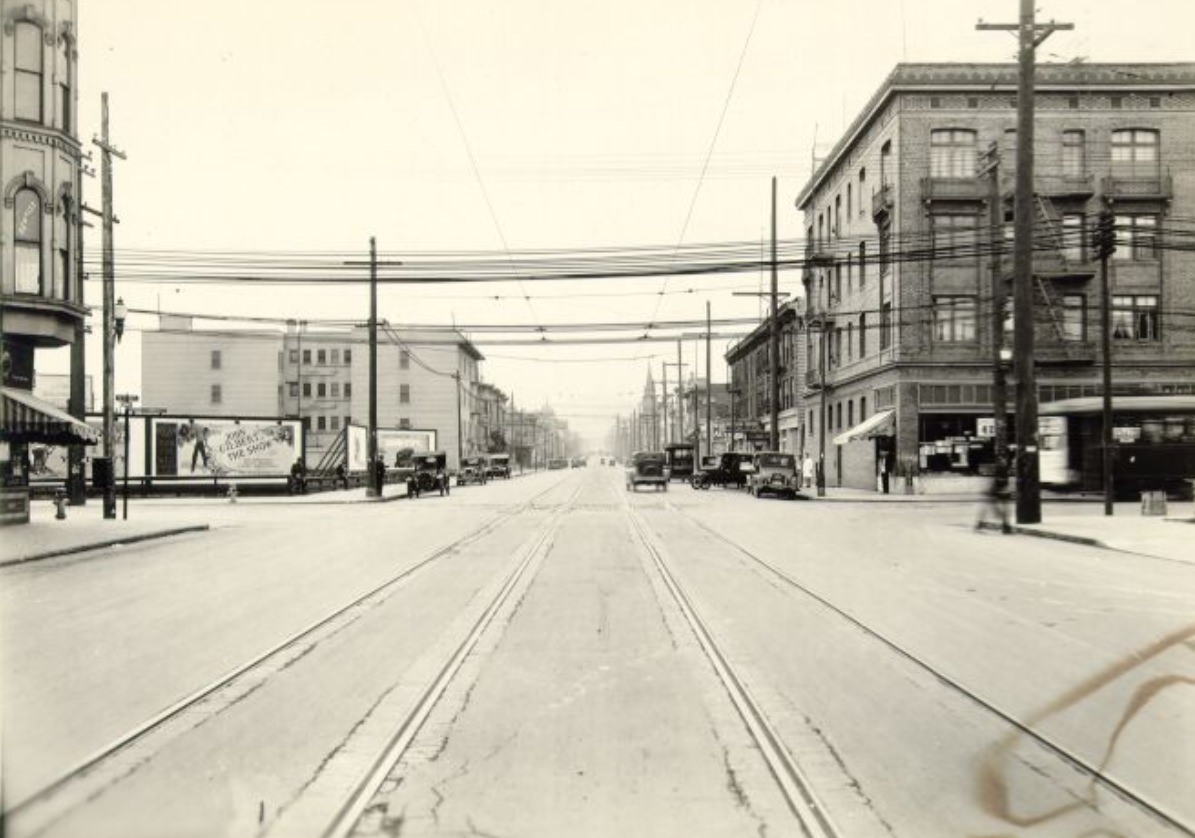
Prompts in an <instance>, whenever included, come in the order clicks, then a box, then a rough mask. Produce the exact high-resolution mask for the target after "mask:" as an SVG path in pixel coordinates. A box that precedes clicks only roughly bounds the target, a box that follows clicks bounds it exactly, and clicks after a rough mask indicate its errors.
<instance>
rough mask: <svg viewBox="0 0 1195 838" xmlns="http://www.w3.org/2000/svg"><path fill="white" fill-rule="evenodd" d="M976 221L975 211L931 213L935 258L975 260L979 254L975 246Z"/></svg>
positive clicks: (930, 221) (962, 260) (963, 260)
mask: <svg viewBox="0 0 1195 838" xmlns="http://www.w3.org/2000/svg"><path fill="white" fill-rule="evenodd" d="M975 221H976V217H975V214H974V213H966V214H946V213H936V214H934V215H931V216H930V217H929V223H930V233H931V235H932V241H933V256H934V258H935V259H940V260H945V261H959V262H973V261H975V259H976V257H977V255H978V251H977V249H976V247H975V230H976V223H975Z"/></svg>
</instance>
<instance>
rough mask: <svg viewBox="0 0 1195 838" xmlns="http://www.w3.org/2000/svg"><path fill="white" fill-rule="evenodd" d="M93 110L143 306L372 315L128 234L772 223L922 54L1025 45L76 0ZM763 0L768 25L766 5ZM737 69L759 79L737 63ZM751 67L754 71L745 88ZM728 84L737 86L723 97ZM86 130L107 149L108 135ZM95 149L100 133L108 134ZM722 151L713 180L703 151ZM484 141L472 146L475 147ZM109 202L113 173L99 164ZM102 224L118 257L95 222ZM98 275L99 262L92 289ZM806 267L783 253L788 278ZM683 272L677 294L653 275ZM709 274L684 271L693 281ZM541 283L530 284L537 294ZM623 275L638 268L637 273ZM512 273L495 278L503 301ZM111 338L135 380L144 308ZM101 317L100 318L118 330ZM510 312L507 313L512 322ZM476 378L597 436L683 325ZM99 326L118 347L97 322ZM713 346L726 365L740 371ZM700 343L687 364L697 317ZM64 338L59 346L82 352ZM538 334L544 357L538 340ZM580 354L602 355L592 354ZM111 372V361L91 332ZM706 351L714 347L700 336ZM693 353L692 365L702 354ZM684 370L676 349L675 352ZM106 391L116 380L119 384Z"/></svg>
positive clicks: (1101, 13)
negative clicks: (158, 265)
mask: <svg viewBox="0 0 1195 838" xmlns="http://www.w3.org/2000/svg"><path fill="white" fill-rule="evenodd" d="M81 6H82V8H81V11H80V19H79V31H80V39H79V45H80V65H79V66H80V69H79V72H80V85H79V89H80V96H81V99H80V111H81V118H80V125H81V130H80V137H81V138H83V139H84V140H90V138H91V137H92V136H93V135H96V134H98V133H99V128H100V125H99V104H100V94H101V92H102V91H106V92H107V93H108V94H109V100H110V123H111V125H110V127H111V137H112V141H113V144H114V145H116V146H117V147H119V148H120V149H122V150H123V151H125V152H126V153H127V154H128V160H127V161H121V162H117V163H116V168H115V178H114V179H115V188H114V194H115V206H116V214H117V215H118V216H119V218H120V225H119V226H118V227H117V230H116V250H117V266H116V275H117V293H118V295H120V296H122V297H123V298H124V299H125V301H126V302H127V303H128V304H129V305H130V306H131V307H133V308H138V309H158V308H160V309H161V310H163V311H184V312H195V313H205V314H217V315H219V314H232V313H238V314H252V315H257V316H267V317H279V318H288V317H293V318H309V319H317V318H329V317H331V318H355V319H360V320H362V321H363V320H364V319H365V318H366V317H367V316H368V296H367V289H366V288H365V287H364V286H353V287H350V288H349V289H348V290H347V291H346V290H341V289H332V290H329V289H323V290H318V289H314V288H306V289H293V288H288V287H285V286H267V287H265V288H264V289H262V290H257V289H255V288H253V287H251V286H246V285H244V284H242V285H236V286H229V285H220V286H201V285H198V284H187V285H170V284H160V285H155V284H147V283H134V282H131V281H130V282H125V283H122V282H121V251H122V249H126V248H128V249H132V248H135V249H150V250H178V251H191V252H210V251H215V250H221V251H254V252H260V251H272V252H282V253H292V252H297V251H330V252H343V253H349V252H356V253H357V254H359V258H364V257H365V255H366V253H367V249H368V241H369V237H370V236H371V235H372V236H376V237H377V239H378V246H379V249H380V250H381V251H383V252H384V253H385V254H387V256H388V257H389V258H402V257H401V255H399V254H401V253H403V252H412V251H428V250H463V251H478V250H487V251H490V250H492V251H498V252H499V253H500V252H502V251H503V250H505V249H507V248H509V249H511V250H519V249H532V248H598V247H620V246H621V247H626V246H631V245H660V246H665V247H675V246H678V245H681V244H685V245H696V244H703V243H716V242H727V241H746V242H762V240H763V239H764V238H765V237H766V236H767V235H768V231H769V227H770V219H769V215H770V190H771V183H770V180H771V177H772V176H773V175H775V176H777V177H778V178H779V207H780V213H779V235H780V237H781V238H788V239H794V238H797V237H798V236H799V235H800V230H801V224H800V218H799V217H798V215H797V213H796V210H795V209H794V208H793V200H794V198H795V196H796V194H797V192H798V191H799V190H800V188H801V186H802V185H803V184H804V183H805V181H806V179H807V178H808V177H809V174H810V169H811V165H810V162H811V157H812V154H813V152H814V147H815V138H816V145H817V147H818V149H819V151H823V152H824V151H825V150H826V149H827V148H828V147H829V146H830V145H832V144H833V142H834V141H835V140H836V139H837V138H838V137H839V135H840V134H841V132H842V130H843V128H844V127H845V125H846V124H848V123H849V122H850V120H852V119H853V118H854V116H855V115H856V114H857V112H858V110H859V109H860V108H861V107H862V106H863V104H864V103H865V102H866V100H867V99H868V97H869V96H870V95H871V94H872V93H873V92H874V91H875V90H876V88H877V87H878V86H879V85H880V83H881V82H882V81H883V79H884V78H885V76H886V75H887V74H888V73H889V72H890V71H891V69H892V67H893V65H894V64H896V63H897V62H900V61H977V62H987V61H1012V60H1014V47H1015V41H1014V39H1013V37H1012V36H1011V35H1008V34H1005V33H999V32H978V31H976V30H975V23H976V22H977V20H979V19H980V18H982V19H984V20H986V21H988V22H1012V21H1015V19H1016V15H1017V6H1018V4H1017V2H1016V0H832V2H826V1H825V0H817V2H813V0H760V2H758V3H757V2H755V0H738V2H734V1H733V0H732V1H731V2H727V0H684V2H681V0H601V2H579V1H578V0H554V1H553V2H549V0H539V2H535V0H502V2H480V1H479V0H435V2H428V1H427V0H425V2H417V0H356V2H337V3H329V2H326V0H325V1H322V2H316V1H315V0H204V2H190V3H183V2H161V0H81ZM1051 18H1053V19H1056V20H1059V21H1067V22H1073V23H1074V24H1075V31H1073V32H1059V33H1056V34H1054V35H1053V36H1052V37H1051V38H1050V39H1049V40H1048V41H1047V42H1046V43H1045V44H1044V45H1043V46H1042V47H1041V49H1040V51H1039V60H1043V61H1066V60H1072V59H1078V58H1083V59H1086V60H1088V61H1091V62H1102V61H1189V60H1193V59H1195V54H1193V53H1195V50H1192V49H1191V47H1190V40H1191V32H1192V31H1193V27H1192V24H1195V0H1138V2H1134V3H1132V4H1124V3H1114V2H1111V0H1043V2H1041V3H1039V4H1038V19H1039V21H1044V20H1049V19H1051ZM753 21H754V26H752V23H753ZM736 72H737V78H736ZM732 83H733V90H732V89H731V88H732ZM724 108H725V111H724ZM88 147H89V148H91V146H90V144H89V143H88ZM96 156H97V159H98V154H97V155H96ZM707 156H708V158H709V162H708V168H707V170H706V174H705V177H704V178H700V174H701V172H702V168H703V166H704V165H705V164H706V161H707ZM474 166H476V170H475V168H474ZM84 193H85V199H86V200H87V202H88V203H89V204H90V205H92V206H95V207H97V208H98V206H99V204H100V191H99V179H98V177H97V178H94V179H90V180H88V181H87V182H86V183H85V185H84ZM88 246H89V248H94V249H93V250H92V251H91V252H92V253H93V254H95V255H98V251H99V230H98V227H97V228H96V229H95V230H92V231H89V234H88ZM95 274H96V276H97V280H96V281H93V282H91V283H89V285H88V300H89V302H92V303H95V304H97V305H98V302H99V299H100V292H99V282H98V270H97V271H95ZM798 285H799V280H798V277H797V276H796V274H795V273H794V274H792V275H785V276H782V277H781V290H785V291H789V292H794V291H796V290H797V287H798ZM766 287H767V278H766V277H764V276H758V275H737V276H726V277H717V278H715V277H711V278H688V277H674V278H672V279H670V280H668V281H667V282H665V281H664V280H661V279H658V278H653V279H641V280H635V281H619V282H606V283H601V284H598V283H587V284H584V285H581V284H578V283H572V284H569V283H524V284H523V286H522V288H520V286H518V285H516V284H515V283H503V284H500V285H486V286H481V287H473V286H471V287H467V288H463V289H462V288H461V286H439V285H437V286H429V287H419V288H416V287H413V286H410V285H401V286H385V287H383V288H382V290H381V293H380V302H379V316H380V317H382V318H386V319H388V320H390V321H391V322H393V323H453V322H455V323H456V324H460V325H463V326H467V325H469V324H479V323H504V324H512V326H520V327H523V326H525V327H528V328H530V327H532V326H534V325H536V324H544V323H562V322H568V323H582V322H594V321H636V322H646V321H648V320H650V319H652V318H653V315H654V317H655V319H658V320H677V319H694V318H700V317H704V314H705V303H706V301H707V300H709V301H710V302H711V304H712V308H713V312H714V317H715V318H718V317H733V316H755V315H757V314H758V313H759V312H760V311H761V303H760V301H759V300H758V299H754V298H751V297H746V296H735V297H732V296H731V290H732V289H739V290H758V289H761V288H766ZM661 290H664V291H666V292H667V293H666V294H664V295H663V296H660V295H659V294H658V293H653V292H659V291H661ZM689 291H691V293H682V292H689ZM523 293H527V294H530V295H531V297H532V299H531V301H530V302H528V301H526V300H523V299H521V295H522V294H523ZM618 294H624V296H618ZM495 297H497V298H498V299H495ZM155 327H156V318H154V317H148V316H139V317H135V318H132V319H131V322H130V328H131V330H132V331H131V332H130V333H129V335H128V336H127V337H126V339H125V342H124V343H123V344H122V346H121V347H120V349H119V350H118V354H117V390H118V392H125V391H132V392H137V390H138V389H139V379H140V369H139V367H140V354H139V353H140V340H139V337H138V335H137V331H136V330H138V329H140V328H147V329H148V328H155ZM97 333H98V329H97ZM516 336H517V335H508V336H505V337H516ZM473 337H474V338H475V340H476V341H477V342H478V344H479V347H480V348H481V350H482V352H483V353H485V354H486V356H487V361H486V362H485V364H484V365H483V375H484V378H485V379H486V380H488V381H490V382H492V383H494V384H496V385H497V386H499V387H501V388H502V389H504V390H505V391H507V392H508V393H510V392H512V391H513V392H514V394H515V397H516V400H517V402H518V403H519V404H520V405H521V406H540V405H542V404H544V403H550V404H551V405H552V406H553V408H554V409H555V410H556V411H557V413H559V414H561V415H563V416H566V417H570V419H571V420H572V424H573V426H574V427H575V428H577V429H579V430H580V431H581V432H583V433H585V434H586V435H588V436H589V437H590V439H591V440H592V441H593V442H594V443H595V444H600V442H601V440H602V438H603V437H604V435H605V433H606V432H607V430H608V429H609V427H610V426H611V425H612V419H613V416H614V415H616V414H619V413H623V414H625V413H627V412H628V411H629V410H630V408H631V407H632V406H633V405H634V403H635V401H636V398H637V396H638V394H639V393H640V392H641V391H642V387H643V382H644V378H645V374H646V370H647V364H648V363H649V362H650V363H651V365H652V369H653V373H654V375H655V377H656V378H657V379H658V378H659V377H660V363H661V362H662V361H664V360H667V361H669V362H674V361H675V360H676V345H675V343H671V344H639V345H632V344H622V345H591V346H579V347H576V346H574V347H555V348H552V349H547V348H543V347H519V346H501V345H487V343H486V341H485V338H486V337H487V336H485V335H480V334H474V335H473ZM92 343H95V344H96V346H92V345H91V344H92ZM724 349H725V346H724V345H721V346H719V345H718V344H715V352H714V361H713V370H714V380H715V381H720V380H724V378H725V364H724V362H723V361H722V354H723V351H724ZM683 353H684V362H685V363H687V364H689V365H692V364H693V363H694V360H695V359H694V346H693V341H692V340H687V341H685V345H684V348H683ZM63 355H64V353H53V354H52V355H51V354H50V353H46V355H45V356H44V360H43V356H39V369H43V370H45V371H55V369H54V368H55V366H56V365H57V366H58V368H59V369H60V370H63V371H64V370H65V366H64V363H65V362H64V360H63V357H62V356H63ZM519 359H538V360H534V361H532V360H519ZM577 360H584V361H586V363H573V361H577ZM88 363H89V369H88V371H89V373H91V374H93V375H95V377H96V380H97V388H98V379H99V375H98V372H99V354H98V341H91V340H89V362H88ZM700 363H701V371H702V373H704V357H702V359H701V361H700ZM691 371H692V366H689V367H687V368H686V374H688V373H690V372H691ZM674 375H675V369H670V370H669V376H670V377H672V376H674ZM96 396H97V399H98V398H99V396H100V393H99V392H98V390H97V393H96Z"/></svg>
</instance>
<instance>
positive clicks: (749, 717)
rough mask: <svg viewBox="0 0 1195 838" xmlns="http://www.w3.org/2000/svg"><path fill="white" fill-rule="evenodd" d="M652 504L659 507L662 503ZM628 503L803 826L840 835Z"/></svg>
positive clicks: (813, 837) (815, 836)
mask: <svg viewBox="0 0 1195 838" xmlns="http://www.w3.org/2000/svg"><path fill="white" fill-rule="evenodd" d="M653 506H655V508H660V507H659V506H658V505H653ZM624 509H625V511H626V514H627V518H628V519H629V521H630V524H631V529H632V531H633V532H634V534H635V535H636V537H637V538H638V539H639V542H640V544H641V545H642V546H643V548H644V550H645V551H646V552H647V554H648V555H649V556H650V557H651V560H652V563H653V564H654V565H655V568H656V570H657V572H658V573H659V575H660V578H661V579H662V580H663V582H664V585H665V587H666V588H667V589H668V591H669V593H670V594H672V597H673V600H674V601H675V603H676V605H677V607H678V608H679V610H680V612H681V614H682V616H683V617H684V619H685V622H686V623H687V624H688V625H689V628H690V629H691V630H692V632H693V634H694V636H695V637H696V639H697V643H698V646H700V648H701V651H702V652H703V653H704V654H705V657H706V659H707V660H708V661H709V663H710V665H711V666H712V667H713V669H714V672H715V673H716V675H717V677H718V680H719V681H721V683H722V685H723V687H724V688H725V689H726V693H727V695H728V696H729V698H730V701H731V703H732V705H733V706H734V708H735V711H736V712H737V713H738V714H739V717H740V718H741V719H742V720H743V723H744V725H745V726H746V728H747V732H748V734H749V735H750V737H751V739H752V740H753V741H754V742H755V744H756V746H757V747H758V748H759V753H760V756H761V757H762V758H763V760H764V763H765V764H766V766H767V768H768V771H769V772H770V773H771V775H772V777H773V779H775V781H776V784H777V785H778V787H779V789H780V792H781V794H782V795H783V797H784V799H785V802H786V803H787V804H788V806H789V809H790V810H791V811H792V813H793V815H794V816H795V817H796V819H797V821H798V823H799V824H800V826H801V828H802V831H803V832H804V834H805V835H807V836H809V838H838V836H839V835H840V832H839V831H838V829H837V828H836V827H835V825H834V823H833V822H832V821H831V819H830V817H829V813H828V812H827V810H826V808H825V806H824V805H823V804H822V803H821V801H820V800H819V798H818V796H817V794H816V792H815V791H814V788H813V784H812V783H811V782H810V781H809V779H808V778H807V777H806V776H805V774H804V772H803V771H802V770H801V768H800V766H798V765H797V763H796V760H795V759H794V758H793V756H792V754H791V753H790V752H789V750H788V748H787V747H786V746H785V744H784V742H783V740H782V739H781V738H780V736H779V734H778V733H777V732H776V730H775V729H774V728H773V727H772V725H771V723H770V722H769V721H768V719H767V717H766V716H765V715H764V713H763V710H762V709H761V708H760V706H759V704H758V702H756V700H755V699H754V697H752V695H751V693H750V691H749V690H748V689H747V686H746V684H745V682H744V681H743V679H742V678H741V677H740V675H739V674H738V672H737V671H736V670H735V669H734V667H733V666H732V665H731V663H730V661H729V659H728V658H727V657H726V655H725V654H724V652H723V651H722V649H721V648H720V647H719V646H718V644H717V642H716V641H715V639H714V636H713V633H712V632H711V631H710V629H709V627H708V626H707V625H706V623H705V621H704V620H703V619H702V618H701V616H700V614H698V612H697V610H696V607H695V606H694V605H693V602H692V600H690V598H689V596H688V594H687V593H686V592H685V590H684V588H683V587H682V586H681V584H680V581H679V580H678V579H677V578H676V576H675V575H674V574H673V573H672V571H671V569H670V568H669V567H668V563H667V561H666V560H665V558H664V556H663V554H662V552H661V551H660V550H659V549H658V548H657V547H656V544H655V540H656V536H654V535H653V534H652V533H650V532H649V530H648V527H647V525H646V523H645V522H644V521H643V520H642V517H641V516H640V514H639V513H638V512H637V511H636V510H635V509H634V508H633V507H632V506H631V505H630V503H629V502H625V499H624Z"/></svg>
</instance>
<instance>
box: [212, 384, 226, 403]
mask: <svg viewBox="0 0 1195 838" xmlns="http://www.w3.org/2000/svg"><path fill="white" fill-rule="evenodd" d="M223 401H224V391H223V389H222V388H221V387H220V385H219V384H213V385H212V404H220V403H221V402H223Z"/></svg>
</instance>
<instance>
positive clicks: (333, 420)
mask: <svg viewBox="0 0 1195 838" xmlns="http://www.w3.org/2000/svg"><path fill="white" fill-rule="evenodd" d="M328 426H329V428H330V429H331V430H333V431H339V430H340V417H339V416H330V417H328Z"/></svg>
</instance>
